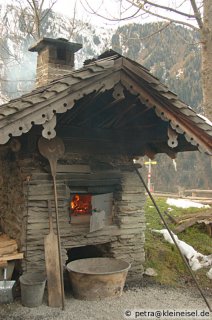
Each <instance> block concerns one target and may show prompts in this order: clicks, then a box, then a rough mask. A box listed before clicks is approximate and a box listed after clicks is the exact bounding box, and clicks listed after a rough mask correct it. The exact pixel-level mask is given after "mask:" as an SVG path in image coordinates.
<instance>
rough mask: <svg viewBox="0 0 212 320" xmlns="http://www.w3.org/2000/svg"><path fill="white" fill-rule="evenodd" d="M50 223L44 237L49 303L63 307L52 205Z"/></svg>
mask: <svg viewBox="0 0 212 320" xmlns="http://www.w3.org/2000/svg"><path fill="white" fill-rule="evenodd" d="M49 225H50V231H49V234H48V235H47V236H46V237H45V238H44V252H45V264H46V274H47V287H48V304H49V306H50V307H61V304H62V300H61V297H62V290H61V281H63V279H60V257H59V248H58V238H57V236H56V234H55V233H54V231H53V224H52V214H51V207H50V205H49Z"/></svg>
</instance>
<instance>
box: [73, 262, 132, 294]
mask: <svg viewBox="0 0 212 320" xmlns="http://www.w3.org/2000/svg"><path fill="white" fill-rule="evenodd" d="M130 266H131V265H130V264H129V263H128V262H126V261H123V260H118V259H113V258H88V259H80V260H75V261H72V262H69V263H68V264H67V270H68V272H69V278H70V282H71V285H72V290H73V295H74V297H75V298H76V299H80V300H98V299H104V298H106V297H113V296H117V297H119V296H121V295H122V292H123V287H124V284H125V280H126V276H127V272H128V270H129V268H130Z"/></svg>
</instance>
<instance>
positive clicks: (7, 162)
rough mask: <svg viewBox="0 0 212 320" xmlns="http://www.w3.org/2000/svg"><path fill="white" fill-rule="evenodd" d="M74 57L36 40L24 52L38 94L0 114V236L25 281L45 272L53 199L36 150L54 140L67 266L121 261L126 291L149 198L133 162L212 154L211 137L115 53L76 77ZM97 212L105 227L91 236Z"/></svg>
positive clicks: (140, 251)
mask: <svg viewBox="0 0 212 320" xmlns="http://www.w3.org/2000/svg"><path fill="white" fill-rule="evenodd" d="M80 48H81V45H79V44H76V43H70V42H68V41H66V40H64V39H57V40H53V39H49V38H43V39H41V40H40V41H39V42H37V43H36V44H35V45H34V46H33V47H31V48H30V51H36V52H37V53H38V63H37V88H36V89H35V90H33V91H32V92H30V93H29V94H25V95H23V96H21V97H20V98H17V99H14V100H12V101H10V102H8V103H6V104H4V105H2V106H0V227H1V230H2V231H3V232H5V233H6V234H7V235H9V236H10V237H12V238H14V239H16V240H17V242H18V246H19V251H20V252H23V253H24V258H23V260H22V261H21V268H22V271H23V272H24V271H26V270H30V271H43V270H45V258H44V236H45V235H46V234H48V232H49V220H48V205H47V202H48V200H49V199H52V200H53V197H54V195H53V184H52V178H51V174H50V167H49V163H48V161H47V160H46V159H45V158H44V157H42V156H41V154H40V153H39V150H38V145H37V142H38V139H39V138H40V137H41V136H43V137H44V138H46V139H52V138H54V137H55V136H56V135H57V136H59V137H60V138H61V139H62V140H63V142H64V144H65V154H64V156H63V157H62V158H61V159H59V161H58V164H57V176H56V179H57V191H58V195H57V196H58V204H59V224H60V233H61V234H60V236H61V246H62V258H63V263H64V264H65V263H66V262H67V261H71V260H74V259H76V258H83V257H94V256H96V257H100V256H106V257H115V258H120V259H124V260H126V261H128V262H131V264H132V266H131V269H130V271H129V274H128V281H133V280H138V279H140V278H141V276H142V272H143V263H144V259H145V254H144V241H145V237H144V230H145V218H144V201H145V196H144V188H143V186H142V185H141V183H140V180H139V178H138V176H137V174H136V172H135V171H134V169H133V166H132V160H133V158H134V157H137V156H144V155H148V157H150V158H153V157H154V155H155V154H157V153H166V154H168V155H169V156H170V157H171V158H174V157H175V155H176V153H178V152H182V151H188V150H190V151H192V150H200V151H201V152H205V153H207V154H211V153H212V127H211V125H210V124H209V123H207V121H206V120H204V119H203V118H202V117H200V116H199V115H197V114H196V113H195V112H194V111H193V110H192V109H191V108H190V107H188V106H187V105H186V104H185V103H183V102H182V101H180V100H179V99H178V97H177V96H176V95H175V94H174V93H173V92H171V91H169V89H168V88H167V87H166V86H165V85H163V84H162V83H160V81H159V80H158V79H157V78H155V77H154V76H153V75H151V74H150V73H149V71H148V70H147V69H146V68H144V67H143V66H142V65H140V64H138V63H136V62H135V61H132V60H130V59H128V58H125V57H123V56H121V55H120V54H118V53H116V52H114V51H108V52H105V53H104V54H102V55H101V56H100V57H99V58H98V59H93V60H91V61H87V62H86V63H85V64H84V67H82V68H81V69H79V70H74V68H73V67H74V53H75V52H76V51H77V50H79V49H80ZM76 202H77V205H76ZM94 208H95V209H98V210H104V211H105V219H104V222H103V224H104V225H103V227H102V228H101V229H99V230H96V231H93V232H91V230H90V227H91V226H90V217H91V212H92V209H94ZM54 223H55V221H54Z"/></svg>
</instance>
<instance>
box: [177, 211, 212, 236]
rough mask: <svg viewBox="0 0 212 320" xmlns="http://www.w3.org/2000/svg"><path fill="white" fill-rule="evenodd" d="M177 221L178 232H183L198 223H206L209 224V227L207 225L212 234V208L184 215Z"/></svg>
mask: <svg viewBox="0 0 212 320" xmlns="http://www.w3.org/2000/svg"><path fill="white" fill-rule="evenodd" d="M176 222H177V224H178V226H177V227H176V228H175V232H176V233H179V232H182V231H184V230H186V229H187V228H189V227H191V226H193V225H194V224H196V223H204V224H205V225H209V227H207V231H208V233H209V235H211V228H210V225H212V210H211V209H209V210H207V211H203V212H197V213H193V214H188V215H184V216H182V217H180V218H177V219H176Z"/></svg>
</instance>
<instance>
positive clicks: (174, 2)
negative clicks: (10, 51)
mask: <svg viewBox="0 0 212 320" xmlns="http://www.w3.org/2000/svg"><path fill="white" fill-rule="evenodd" d="M75 1H76V8H77V9H76V12H77V16H78V17H79V18H82V19H87V20H88V21H89V22H92V23H93V24H104V25H106V26H114V27H117V26H118V25H123V24H126V23H130V22H137V23H146V22H149V21H158V20H159V19H158V18H156V17H155V18H153V17H152V16H151V17H150V16H149V15H148V14H143V15H141V14H140V13H138V14H137V15H135V17H136V18H134V19H126V20H123V21H118V19H119V18H120V17H121V18H126V17H130V16H132V15H134V14H135V13H136V11H137V8H135V7H133V8H130V7H131V5H130V4H129V3H128V2H127V1H125V0H122V1H120V0H57V2H56V4H55V5H54V9H55V10H56V11H58V12H60V13H61V14H64V13H65V14H66V15H68V16H70V17H71V16H73V11H74V4H75ZM196 1H197V2H200V0H196ZM47 2H48V1H47ZM86 2H87V3H88V4H89V5H90V7H91V8H89V6H88V4H86ZM152 2H153V1H152ZM154 2H155V3H158V4H160V5H169V6H172V7H174V8H176V9H178V10H180V11H184V12H187V13H190V14H193V11H192V9H191V6H190V1H189V0H186V1H185V0H184V1H183V0H154ZM120 3H122V8H120ZM82 4H83V5H82ZM92 9H93V10H94V11H97V12H98V13H99V14H100V15H102V16H104V17H108V18H109V19H112V20H113V19H115V21H109V20H106V19H103V18H101V17H97V16H96V15H95V14H92V13H91V12H92ZM120 10H121V11H122V14H121V15H120ZM155 12H156V13H158V10H157V11H155ZM166 15H167V14H166ZM168 16H169V17H172V18H173V19H177V20H179V19H181V20H182V17H180V16H179V15H176V14H175V13H170V12H169V13H168ZM116 19H117V20H116ZM189 22H191V21H189Z"/></svg>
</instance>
